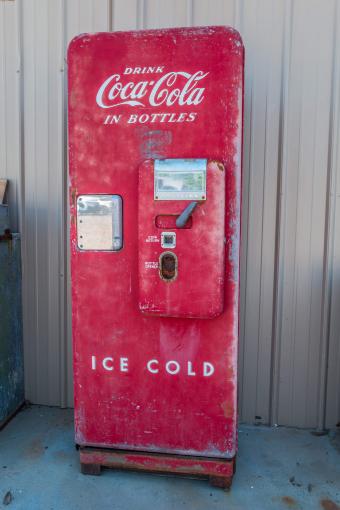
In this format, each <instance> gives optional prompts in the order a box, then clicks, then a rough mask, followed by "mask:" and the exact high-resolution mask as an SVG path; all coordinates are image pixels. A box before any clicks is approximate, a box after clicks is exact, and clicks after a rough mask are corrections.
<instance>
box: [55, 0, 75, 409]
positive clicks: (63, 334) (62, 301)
mask: <svg viewBox="0 0 340 510" xmlns="http://www.w3.org/2000/svg"><path fill="white" fill-rule="evenodd" d="M66 2H67V0H62V3H61V9H62V26H61V30H62V36H61V38H60V45H61V47H60V55H61V56H62V61H61V62H60V71H61V72H62V80H63V86H62V87H61V96H62V97H61V104H62V105H63V111H62V133H61V140H62V148H61V150H62V165H63V168H62V176H61V182H62V189H60V190H59V203H60V212H59V222H60V226H59V254H58V255H59V320H60V330H59V331H60V333H59V346H60V360H59V363H60V365H59V366H60V384H59V387H60V406H61V407H62V408H65V407H67V385H68V378H67V342H68V341H69V340H71V339H69V338H68V334H67V324H66V320H67V308H66V307H67V305H68V301H67V269H66V264H67V260H66V261H65V256H67V246H68V228H67V225H68V215H67V205H66V204H67V202H68V200H67V177H66V176H67V150H66V147H67V81H66V72H65V70H66V50H67V38H66V27H67V22H66V16H67V8H66ZM65 276H66V277H65ZM70 384H72V382H71V381H70Z"/></svg>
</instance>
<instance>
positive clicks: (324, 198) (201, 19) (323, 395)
mask: <svg viewBox="0 0 340 510" xmlns="http://www.w3.org/2000/svg"><path fill="white" fill-rule="evenodd" d="M339 10H340V9H339V6H338V2H337V1H336V0H327V2H320V0H296V1H294V2H293V1H292V0H278V1H277V2H272V1H271V0H256V1H254V2H247V1H246V0H214V2H211V1H208V0H173V1H171V2H170V1H168V0H24V1H23V0H16V1H15V2H0V16H1V18H0V23H1V27H2V31H1V34H0V89H1V92H2V93H1V96H0V108H1V116H0V135H1V136H0V165H1V166H0V168H1V169H2V168H3V169H4V170H3V171H2V170H1V171H0V173H3V174H4V175H6V176H9V178H11V179H12V181H13V184H12V192H11V196H10V199H11V201H12V202H14V209H13V218H12V220H13V225H16V224H17V223H18V220H17V218H18V213H17V210H16V208H17V207H18V206H20V207H19V210H20V212H21V215H22V217H23V225H22V228H23V235H24V242H23V257H24V261H23V262H24V318H25V325H24V327H25V362H26V383H27V384H26V387H27V396H28V398H30V399H31V400H32V401H34V402H37V403H47V404H53V405H66V404H68V405H72V365H71V338H70V337H71V331H70V298H69V276H68V265H67V264H66V260H67V256H66V255H67V229H66V218H67V210H66V204H67V198H66V163H67V160H66V88H65V72H64V71H65V69H64V67H65V66H64V59H65V55H66V47H67V44H68V42H69V41H70V39H71V38H72V37H73V36H74V35H76V34H79V33H82V32H86V31H90V32H95V31H106V30H111V29H114V30H128V29H136V28H137V29H141V28H158V27H166V26H168V27H170V26H184V25H207V24H230V25H233V26H235V27H236V28H238V29H239V30H240V32H241V34H242V36H243V39H244V42H245V46H246V70H245V84H246V88H245V140H244V178H243V232H242V260H241V281H242V289H241V343H240V412H241V419H242V420H244V421H247V422H254V421H256V422H262V423H277V422H278V423H280V424H287V425H298V426H318V427H319V428H321V427H322V426H323V424H324V420H325V419H326V423H327V425H328V426H330V425H334V423H335V422H336V421H339V420H340V348H339V342H338V337H339V335H338V330H339V326H340V319H339V317H340V314H339V313H338V310H339V307H340V291H339V287H340V276H339V275H340V273H339V271H340V269H339V267H340V237H339V231H340V208H339V200H338V198H339V183H340V175H339V172H340V155H339V150H340V149H339V136H340V125H339V124H340V105H339V86H340V81H339V73H340V60H339V55H340V40H339V38H340V35H339V26H340V14H339ZM19 57H20V58H21V71H22V72H20V73H19V72H17V70H19ZM20 91H21V95H20ZM4 98H5V99H4ZM21 155H22V156H23V157H21ZM21 181H23V183H24V186H23V194H22V197H21V199H18V192H17V189H19V190H20V182H21ZM326 404H327V407H326V408H325V406H326ZM325 411H326V412H325Z"/></svg>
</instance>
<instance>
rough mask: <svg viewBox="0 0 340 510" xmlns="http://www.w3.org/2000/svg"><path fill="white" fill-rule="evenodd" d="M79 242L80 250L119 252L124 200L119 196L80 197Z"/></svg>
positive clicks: (121, 244) (121, 242)
mask: <svg viewBox="0 0 340 510" xmlns="http://www.w3.org/2000/svg"><path fill="white" fill-rule="evenodd" d="M77 242H78V248H79V249H80V250H93V251H117V250H120V249H121V248H122V246H123V234H122V198H121V197H120V196H119V195H80V196H79V197H78V198H77Z"/></svg>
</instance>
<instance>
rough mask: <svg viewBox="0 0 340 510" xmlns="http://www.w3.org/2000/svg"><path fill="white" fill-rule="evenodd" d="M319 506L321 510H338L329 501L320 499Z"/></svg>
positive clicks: (335, 505) (338, 508) (339, 509)
mask: <svg viewBox="0 0 340 510" xmlns="http://www.w3.org/2000/svg"><path fill="white" fill-rule="evenodd" d="M320 504H321V507H322V508H323V510H340V506H339V505H337V504H336V503H334V501H332V500H331V499H322V500H321V501H320Z"/></svg>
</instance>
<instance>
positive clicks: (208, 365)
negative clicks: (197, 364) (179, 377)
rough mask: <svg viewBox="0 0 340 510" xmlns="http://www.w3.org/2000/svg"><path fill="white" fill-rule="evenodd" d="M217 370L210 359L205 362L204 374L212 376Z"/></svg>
mask: <svg viewBox="0 0 340 510" xmlns="http://www.w3.org/2000/svg"><path fill="white" fill-rule="evenodd" d="M214 372H215V369H214V366H213V365H212V364H211V363H209V362H208V361H205V362H204V363H203V375H204V377H210V376H211V375H213V373H214Z"/></svg>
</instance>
